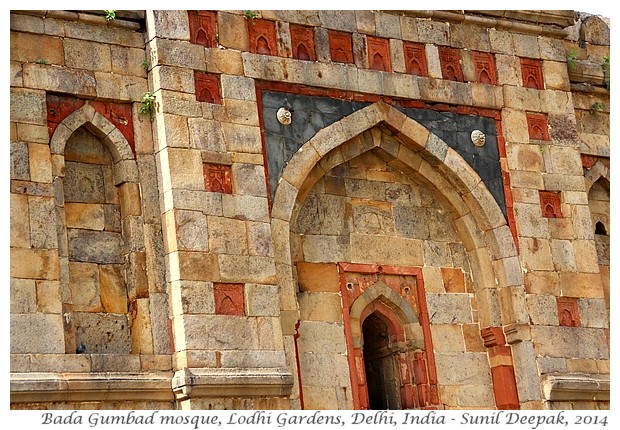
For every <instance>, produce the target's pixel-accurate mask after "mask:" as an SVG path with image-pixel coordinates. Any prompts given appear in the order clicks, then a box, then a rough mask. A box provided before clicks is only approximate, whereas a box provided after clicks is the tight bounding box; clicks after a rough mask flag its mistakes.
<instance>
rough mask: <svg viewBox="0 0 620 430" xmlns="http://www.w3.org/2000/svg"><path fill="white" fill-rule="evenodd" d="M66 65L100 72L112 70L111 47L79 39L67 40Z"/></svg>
mask: <svg viewBox="0 0 620 430" xmlns="http://www.w3.org/2000/svg"><path fill="white" fill-rule="evenodd" d="M64 48H65V63H66V65H67V67H73V68H76V69H86V70H93V71H98V72H110V71H111V70H112V56H111V53H110V45H104V44H101V43H96V42H89V41H86V40H78V39H65V41H64Z"/></svg>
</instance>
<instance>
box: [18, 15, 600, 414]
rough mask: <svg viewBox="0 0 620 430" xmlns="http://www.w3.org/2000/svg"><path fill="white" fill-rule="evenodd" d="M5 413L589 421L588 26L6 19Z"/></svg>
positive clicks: (593, 151)
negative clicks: (570, 417) (545, 416)
mask: <svg viewBox="0 0 620 430" xmlns="http://www.w3.org/2000/svg"><path fill="white" fill-rule="evenodd" d="M10 28H11V36H10V43H11V46H10V75H11V78H10V85H11V88H10V121H11V123H10V135H11V143H10V161H11V172H10V213H11V218H10V330H11V334H10V336H11V338H10V341H11V342H10V400H11V408H12V409H118V408H122V409H138V410H143V409H160V410H164V409H262V410H265V409H309V410H316V409H326V410H338V409H358V410H363V409H439V410H443V409H445V410H448V409H521V410H536V409H589V410H598V409H609V393H610V382H609V374H610V370H609V369H610V360H609V312H610V305H609V303H610V302H609V279H610V276H609V243H610V242H609V241H610V216H609V213H610V172H609V170H610V157H609V155H610V150H609V147H610V142H609V123H610V121H609V103H610V102H609V100H610V92H609V87H610V75H609V45H610V38H609V34H610V30H609V20H607V19H606V18H604V17H601V16H597V15H589V14H585V13H580V12H575V11H568V10H549V11H536V10H528V11H518V10H512V11H487V10H465V11H432V10H421V11H399V10H389V11H353V10H344V11H286V10H278V11H267V10H265V11H262V10H261V11H215V10H204V11H203V10H190V11H185V10H174V11H151V10H147V11H141V10H127V11H51V10H28V11H17V10H16V11H12V12H11V16H10Z"/></svg>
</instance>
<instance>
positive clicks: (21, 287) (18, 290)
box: [10, 278, 37, 314]
mask: <svg viewBox="0 0 620 430" xmlns="http://www.w3.org/2000/svg"><path fill="white" fill-rule="evenodd" d="M10 297H11V298H10V304H11V314H33V313H35V312H36V311H37V289H36V286H35V281H34V280H32V279H14V278H11V283H10Z"/></svg>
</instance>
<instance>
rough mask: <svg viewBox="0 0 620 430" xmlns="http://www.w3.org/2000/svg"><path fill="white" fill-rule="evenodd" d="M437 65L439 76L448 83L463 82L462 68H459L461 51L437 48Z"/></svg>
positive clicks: (443, 47) (442, 47) (444, 47)
mask: <svg viewBox="0 0 620 430" xmlns="http://www.w3.org/2000/svg"><path fill="white" fill-rule="evenodd" d="M439 63H440V65H441V76H442V77H443V79H448V80H450V81H457V82H463V80H464V79H463V68H462V66H461V51H459V50H458V49H456V48H448V47H446V46H440V47H439Z"/></svg>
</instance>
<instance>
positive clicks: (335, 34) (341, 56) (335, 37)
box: [329, 30, 353, 63]
mask: <svg viewBox="0 0 620 430" xmlns="http://www.w3.org/2000/svg"><path fill="white" fill-rule="evenodd" d="M329 51H330V53H331V58H332V61H334V62H336V63H353V41H352V39H351V33H346V32H344V31H335V30H329Z"/></svg>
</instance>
